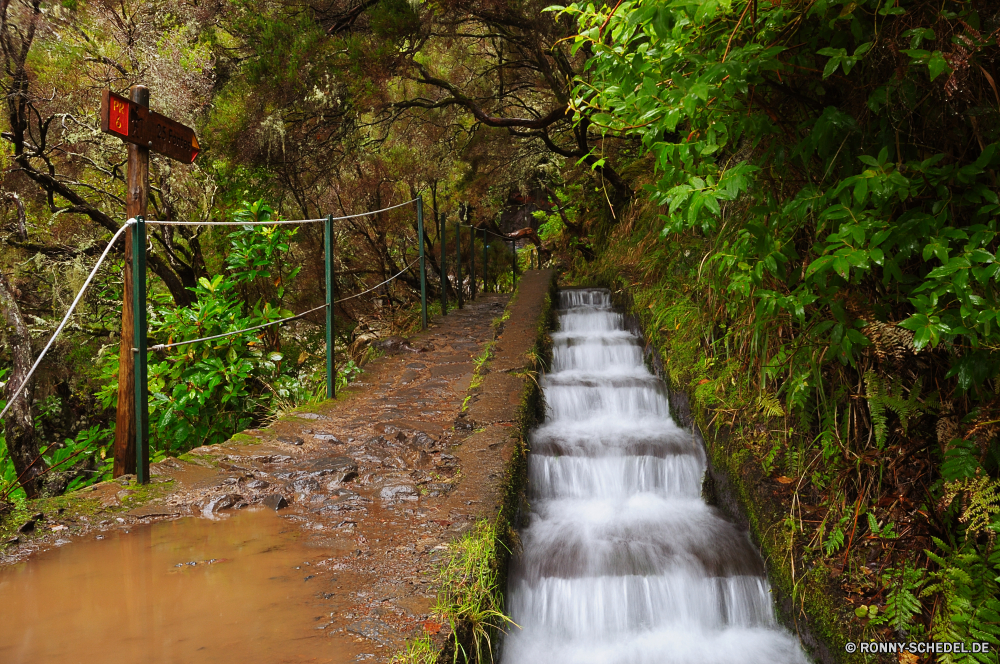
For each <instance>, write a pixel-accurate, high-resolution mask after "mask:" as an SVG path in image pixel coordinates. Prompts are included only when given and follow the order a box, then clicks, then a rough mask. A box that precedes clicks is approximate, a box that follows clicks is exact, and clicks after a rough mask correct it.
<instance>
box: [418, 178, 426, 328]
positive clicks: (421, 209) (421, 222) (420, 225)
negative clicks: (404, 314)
mask: <svg viewBox="0 0 1000 664" xmlns="http://www.w3.org/2000/svg"><path fill="white" fill-rule="evenodd" d="M417 243H418V244H419V245H420V329H422V330H426V329H427V266H426V257H425V256H424V197H423V196H421V197H420V198H418V199H417Z"/></svg>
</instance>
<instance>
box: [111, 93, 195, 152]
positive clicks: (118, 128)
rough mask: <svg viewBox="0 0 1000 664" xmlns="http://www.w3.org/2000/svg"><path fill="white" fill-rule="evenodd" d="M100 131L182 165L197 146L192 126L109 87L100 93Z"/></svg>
mask: <svg viewBox="0 0 1000 664" xmlns="http://www.w3.org/2000/svg"><path fill="white" fill-rule="evenodd" d="M101 131H103V132H104V133H106V134H111V135H112V136H117V137H118V138H120V139H122V140H125V141H128V142H129V143H135V144H136V145H141V146H143V147H145V148H149V149H150V150H152V151H153V152H159V153H160V154H163V155H166V156H168V157H170V158H171V159H176V160H177V161H182V162H184V163H185V164H190V163H192V162H193V161H194V159H195V157H197V156H198V151H199V150H200V149H201V147H200V146H199V145H198V137H197V136H195V133H194V129H191V128H190V127H186V126H184V125H182V124H181V123H180V122H176V121H174V120H171V119H170V118H168V117H166V116H164V115H160V114H159V113H154V112H153V111H151V110H149V109H148V108H146V107H145V106H141V105H139V104H137V103H135V102H133V101H129V100H128V99H126V98H125V97H122V96H119V95H116V94H115V93H113V92H111V91H110V90H104V91H103V92H102V93H101Z"/></svg>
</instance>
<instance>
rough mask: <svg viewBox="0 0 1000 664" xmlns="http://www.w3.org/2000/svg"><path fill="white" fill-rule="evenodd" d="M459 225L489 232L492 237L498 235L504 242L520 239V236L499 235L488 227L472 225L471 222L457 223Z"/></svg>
mask: <svg viewBox="0 0 1000 664" xmlns="http://www.w3.org/2000/svg"><path fill="white" fill-rule="evenodd" d="M459 226H464V227H466V228H471V229H472V230H474V231H483V232H484V233H489V234H490V235H492V236H493V237H498V238H500V239H501V240H504V241H505V242H513V241H515V240H516V239H520V238H512V237H507V236H506V235H499V234H497V233H494V232H493V231H491V230H489V229H486V228H479V227H478V226H473V225H472V224H459Z"/></svg>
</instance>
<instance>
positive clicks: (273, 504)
mask: <svg viewBox="0 0 1000 664" xmlns="http://www.w3.org/2000/svg"><path fill="white" fill-rule="evenodd" d="M261 504H262V505H264V507H269V508H271V509H272V510H274V511H275V512H277V511H278V510H280V509H284V508H286V507H288V501H287V500H285V497H284V496H282V495H281V494H280V493H272V494H271V495H270V496H268V497H267V498H265V499H264V500H262V501H261Z"/></svg>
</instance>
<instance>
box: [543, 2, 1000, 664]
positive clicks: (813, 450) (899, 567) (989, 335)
mask: <svg viewBox="0 0 1000 664" xmlns="http://www.w3.org/2000/svg"><path fill="white" fill-rule="evenodd" d="M555 11H563V12H566V13H568V14H569V15H571V16H573V17H575V18H576V19H577V20H578V21H579V29H580V36H579V37H578V38H577V48H578V49H586V50H587V51H589V52H591V53H592V54H593V57H592V58H591V59H590V60H589V62H588V69H587V74H586V75H585V76H583V77H581V78H580V79H579V80H578V85H577V87H576V90H575V99H574V106H575V108H576V109H577V110H578V111H579V112H581V113H583V112H587V113H590V114H591V115H590V121H591V122H593V123H595V124H597V125H600V126H602V127H603V129H604V131H605V135H606V137H607V138H608V139H612V138H624V139H627V140H631V141H637V142H639V143H640V144H641V146H642V148H643V151H644V152H645V153H646V155H648V156H647V157H645V161H646V163H647V164H648V165H649V167H650V168H649V169H648V170H650V171H652V172H653V173H655V175H653V176H652V177H651V178H650V179H648V181H647V182H646V183H645V185H644V186H643V188H642V190H641V194H640V197H641V198H642V199H643V200H642V202H641V203H637V204H636V205H635V207H634V209H633V212H632V213H630V214H626V215H625V218H624V219H622V220H619V221H617V222H615V223H616V225H617V228H616V229H615V230H614V231H613V232H612V233H611V234H610V235H609V237H610V238H611V245H612V246H611V247H609V248H607V249H606V250H605V254H606V256H605V258H604V260H605V261H615V260H617V265H618V266H619V267H621V268H623V269H627V270H631V271H630V272H628V278H629V279H630V281H633V282H634V283H636V284H643V283H644V284H645V285H644V286H641V288H642V289H643V292H644V293H645V296H644V297H645V299H644V300H643V301H644V303H648V305H649V307H650V309H651V310H652V311H653V316H654V318H655V320H656V321H657V323H658V324H657V326H656V327H657V329H660V331H661V333H662V334H664V335H666V336H667V337H668V338H669V337H670V335H671V334H672V333H674V334H678V335H680V336H682V337H684V338H687V337H688V336H690V337H691V341H692V342H693V344H692V345H691V348H689V349H687V352H689V353H690V356H687V357H685V358H683V359H681V360H680V362H678V363H677V365H675V368H674V371H676V372H677V374H678V375H677V377H678V378H682V379H684V380H683V381H682V382H683V383H685V384H689V386H690V388H691V390H692V392H693V395H694V398H695V400H696V402H697V403H700V404H702V405H703V406H704V407H705V408H707V409H708V412H709V413H712V414H713V415H711V416H710V419H711V421H712V422H713V423H714V424H715V425H716V426H718V425H720V424H721V423H722V422H726V423H727V424H731V425H732V426H733V427H735V431H736V432H737V440H738V445H737V448H736V451H737V453H739V454H747V457H746V458H747V460H748V463H759V464H760V468H761V469H762V470H763V471H764V473H765V476H771V477H774V476H777V480H776V481H777V483H778V485H781V483H782V482H788V483H789V484H790V487H789V489H788V490H787V491H790V492H791V493H790V495H788V496H786V498H787V499H788V500H789V501H790V502H791V508H790V509H791V514H790V515H789V522H788V523H787V524H786V526H787V528H788V534H789V541H790V542H791V544H790V551H789V553H791V554H792V555H793V559H792V560H793V562H792V569H794V566H795V564H796V563H795V557H798V558H800V559H801V563H805V564H806V565H814V564H816V563H819V564H820V565H825V566H828V567H829V569H831V570H832V572H833V575H834V576H838V575H841V574H843V575H844V576H843V577H841V580H839V581H838V582H837V585H839V586H842V587H843V588H844V589H845V592H846V597H845V598H843V599H844V601H845V602H858V601H860V600H863V601H865V602H866V604H863V605H862V606H864V607H865V608H864V611H861V612H860V613H856V614H855V615H856V616H858V617H860V618H864V621H863V624H864V626H865V629H870V630H873V633H875V631H877V629H878V628H879V626H880V625H887V624H889V623H890V622H893V621H895V622H894V624H895V626H896V627H897V628H900V629H903V628H905V630H909V631H910V632H911V633H920V632H922V633H929V634H934V635H939V634H952V635H961V636H962V637H963V638H973V635H974V634H979V635H982V636H983V638H984V639H987V640H991V642H994V643H995V642H997V639H998V636H1000V631H998V629H997V628H996V620H995V611H996V609H997V606H998V605H997V599H996V597H997V587H996V585H995V584H994V583H992V582H989V581H980V580H978V579H985V578H992V577H994V576H996V572H997V571H998V570H997V568H996V565H997V563H998V560H996V558H995V554H994V542H995V535H996V532H998V531H1000V519H998V514H1000V509H998V507H997V505H996V503H995V492H996V489H997V487H998V486H1000V483H998V480H997V476H998V463H997V461H998V458H1000V454H998V450H1000V446H998V443H997V433H998V429H997V427H996V425H997V420H998V419H1000V400H998V398H997V394H998V391H1000V382H998V379H997V371H998V368H1000V355H998V350H1000V330H998V328H997V314H998V313H1000V306H998V305H1000V299H998V296H1000V290H998V286H997V275H998V273H1000V263H998V262H997V250H998V247H1000V238H998V235H997V234H998V230H1000V229H998V220H1000V200H998V196H997V191H998V184H1000V183H998V180H997V173H996V171H997V169H998V167H1000V150H998V141H1000V91H998V90H997V86H996V78H997V76H998V72H997V64H998V63H997V61H998V58H1000V41H998V36H1000V12H998V10H997V7H995V6H994V5H993V4H990V3H984V2H949V1H946V2H943V3H928V2H916V1H907V0H900V1H898V2H885V1H884V0H870V1H869V0H862V1H859V2H856V1H850V2H848V1H847V0H844V1H843V2H841V1H838V0H833V1H830V0H815V1H810V2H789V3H785V2H774V3H770V2H769V3H766V4H765V3H758V2H755V1H753V0H749V1H748V2H745V3H743V2H739V3H733V2H726V1H720V0H707V1H705V2H688V1H685V0H678V1H674V2H648V1H641V0H640V1H637V2H627V1H626V2H621V3H618V4H617V5H615V6H614V7H613V8H610V7H608V6H598V5H595V4H592V3H585V2H581V3H576V4H573V5H570V6H569V7H568V8H565V9H557V10H555ZM608 144H609V145H610V144H611V141H610V140H609V141H608ZM650 214H654V215H656V216H657V221H656V222H655V223H653V224H650V222H649V215H650ZM651 226H652V227H651ZM650 232H652V234H653V235H652V236H651V235H650ZM653 236H659V240H657V241H652V243H651V240H652V237H653ZM643 280H647V281H643ZM659 323H662V325H660V324H659ZM691 325H694V326H695V329H696V330H697V332H696V333H695V334H694V335H693V336H692V335H690V334H685V333H686V332H689V331H690V330H689V329H688V328H686V329H685V330H684V331H681V326H688V327H690V326H691ZM688 380H690V381H691V382H690V383H688V382H687V381H688ZM792 489H794V490H792ZM894 500H895V503H894V502H893V501H894ZM803 502H804V503H805V509H804V508H803V506H802V503H803ZM903 504H905V505H906V507H905V509H904V508H902V507H901V505H903ZM803 515H806V516H803ZM901 520H902V521H905V523H906V524H907V526H906V528H903V527H901V525H900V521H901ZM862 538H863V539H862ZM859 548H863V549H864V550H865V554H860V553H858V549H859ZM869 554H870V556H869V558H868V559H867V560H872V559H874V560H879V561H880V564H882V563H884V564H883V565H882V572H881V574H880V575H878V576H876V577H875V578H874V580H873V578H872V574H871V570H870V569H867V564H868V563H867V560H866V559H865V558H864V555H869ZM871 556H875V558H871ZM801 563H800V564H801ZM907 565H909V567H907ZM913 569H919V570H920V573H919V574H918V573H915V572H913V571H912V570H913ZM866 570H867V571H866ZM906 570H910V571H909V572H907V571H906ZM984 575H985V576H984ZM918 605H919V606H918ZM871 606H875V608H874V609H873V610H871V611H869V607H871ZM879 607H881V608H882V610H883V613H881V614H880V613H879ZM858 609H859V611H860V609H861V607H860V606H859V607H858ZM886 611H888V613H886ZM969 657H971V658H972V659H977V658H978V659H980V661H987V659H981V657H978V656H969ZM986 657H987V658H988V657H989V656H986ZM972 659H969V658H966V657H964V656H962V657H959V656H952V655H948V656H946V657H944V658H943V659H942V660H941V661H972Z"/></svg>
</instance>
